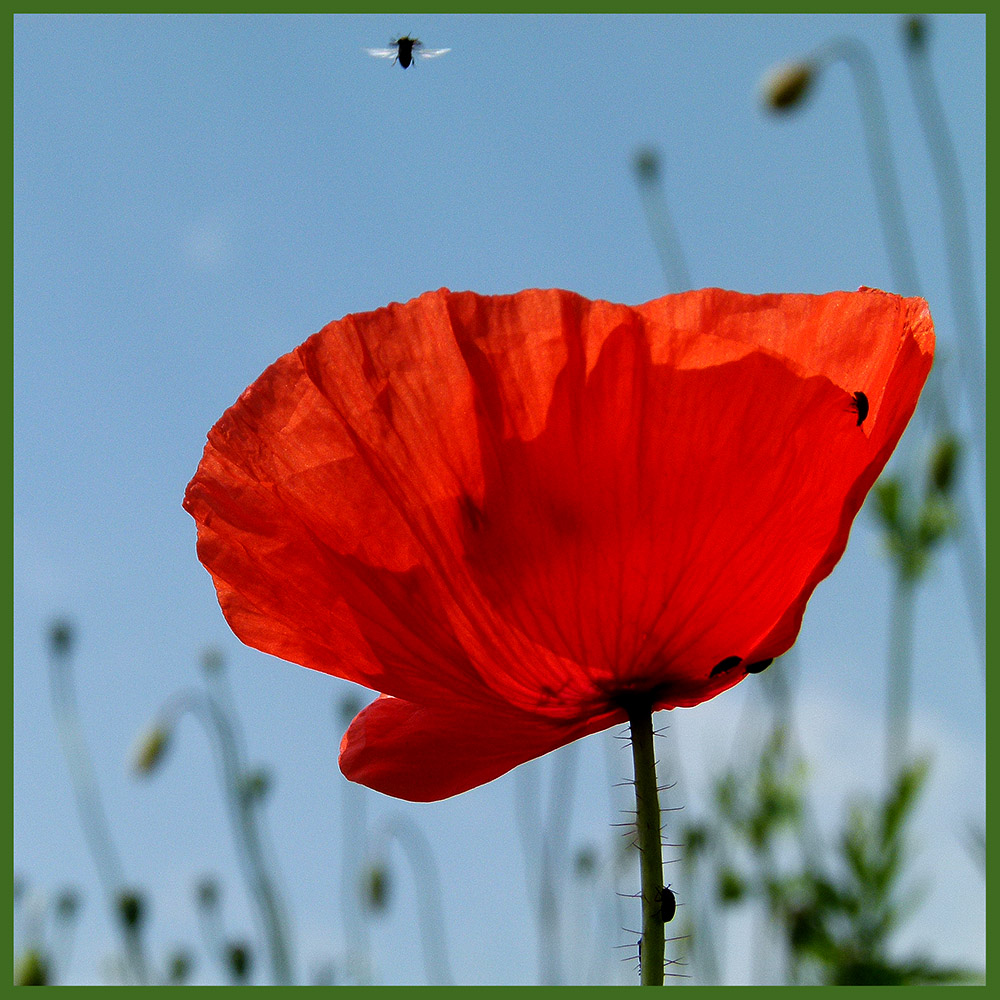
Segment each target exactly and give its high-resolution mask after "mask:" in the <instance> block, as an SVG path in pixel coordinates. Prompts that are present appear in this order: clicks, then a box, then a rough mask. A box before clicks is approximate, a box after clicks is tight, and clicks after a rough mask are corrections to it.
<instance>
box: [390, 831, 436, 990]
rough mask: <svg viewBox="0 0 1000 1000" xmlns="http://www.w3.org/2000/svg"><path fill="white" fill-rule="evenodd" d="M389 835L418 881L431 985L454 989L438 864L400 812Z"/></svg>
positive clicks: (422, 934)
mask: <svg viewBox="0 0 1000 1000" xmlns="http://www.w3.org/2000/svg"><path fill="white" fill-rule="evenodd" d="M385 832H386V834H387V835H388V836H391V837H392V838H393V839H394V840H395V841H396V842H397V843H398V844H399V846H400V847H401V848H402V849H403V853H404V854H405V855H406V859H407V861H409V863H410V870H411V871H412V872H413V879H414V881H415V882H416V887H417V918H418V920H419V923H420V942H421V945H422V947H423V952H424V969H425V971H426V973H427V983H428V985H430V986H451V985H452V983H453V980H452V976H451V968H450V965H449V962H448V946H447V942H446V940H445V921H444V907H443V905H442V901H441V879H440V878H439V876H438V870H437V865H436V864H435V863H434V852H433V851H432V850H431V845H430V844H429V843H428V841H427V838H426V837H425V836H424V834H423V833H422V832H421V831H420V829H419V828H418V827H416V826H415V825H414V824H413V823H411V822H410V821H409V820H408V819H407V818H406V817H405V816H403V815H402V814H398V813H397V814H395V815H393V816H392V817H390V818H389V820H387V821H386V825H385Z"/></svg>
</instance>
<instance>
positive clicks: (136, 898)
mask: <svg viewBox="0 0 1000 1000" xmlns="http://www.w3.org/2000/svg"><path fill="white" fill-rule="evenodd" d="M145 916H146V904H145V902H144V901H143V898H142V896H141V895H139V893H137V892H132V891H128V890H126V891H125V892H121V893H119V894H118V918H119V920H121V922H122V926H123V927H124V928H125V929H126V930H128V931H135V930H137V929H138V928H139V927H140V926H141V925H142V921H143V919H144V917H145Z"/></svg>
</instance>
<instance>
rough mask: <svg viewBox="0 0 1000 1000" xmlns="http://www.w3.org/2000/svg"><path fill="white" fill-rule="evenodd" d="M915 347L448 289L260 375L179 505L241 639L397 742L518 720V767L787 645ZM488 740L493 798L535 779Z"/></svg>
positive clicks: (858, 313) (723, 301)
mask: <svg viewBox="0 0 1000 1000" xmlns="http://www.w3.org/2000/svg"><path fill="white" fill-rule="evenodd" d="M933 340H934V338H933V327H932V325H931V321H930V316H929V314H928V312H927V308H926V304H925V303H923V301H922V300H918V299H901V298H899V297H898V296H893V295H888V294H886V293H882V292H877V291H872V290H862V291H861V292H858V293H839V292H838V293H831V294H829V295H824V296H810V295H768V296H747V295H740V294H738V293H734V292H725V291H722V290H719V289H706V290H703V291H699V292H689V293H684V294H682V295H676V296H667V297H665V298H663V299H660V300H657V301H656V302H651V303H647V304H646V305H644V306H640V307H636V308H630V307H626V306H620V305H614V304H612V303H607V302H591V301H589V300H587V299H584V298H582V297H580V296H577V295H574V294H573V293H570V292H565V291H558V290H549V291H543V290H538V289H532V290H528V291H524V292H520V293H518V294H516V295H511V296H478V295H475V294H473V293H451V292H449V291H447V290H446V289H442V290H440V291H438V292H432V293H428V294H426V295H423V296H421V297H420V298H419V299H415V300H413V301H412V302H410V303H407V304H406V305H399V304H393V305H392V306H390V307H387V308H386V309H381V310H378V311H376V312H374V313H368V314H358V315H355V316H348V317H346V318H345V319H343V320H341V321H338V322H336V323H332V324H330V325H329V326H328V327H326V328H325V329H324V330H322V331H321V332H320V333H318V334H316V335H315V336H314V337H312V338H310V339H309V340H308V341H306V343H304V344H303V345H302V346H301V347H300V348H298V349H297V350H296V351H294V352H292V353H291V354H289V355H287V356H285V357H284V358H281V359H280V360H279V361H278V362H276V363H275V364H274V365H273V366H271V368H269V369H268V371H266V372H265V373H264V374H263V375H262V376H261V377H260V378H259V379H258V380H257V382H255V383H254V384H253V385H252V386H251V387H250V388H249V389H247V390H246V392H245V393H244V394H243V395H242V396H241V397H240V399H239V400H238V401H237V403H236V404H235V405H234V406H233V407H232V408H231V409H230V410H229V411H227V412H226V414H224V416H223V417H222V419H221V420H220V421H219V422H218V424H217V425H216V426H215V427H214V428H213V429H212V431H211V432H210V434H209V440H208V444H207V445H206V448H205V453H204V456H203V458H202V462H201V465H200V466H199V470H198V473H197V474H196V476H195V478H194V479H193V480H192V482H191V483H190V485H189V487H188V490H187V494H186V496H185V506H186V508H187V509H188V510H189V512H190V513H191V514H192V515H193V516H194V518H195V520H196V521H197V523H198V551H199V557H200V558H201V560H202V561H203V563H204V564H205V565H206V567H207V568H208V569H209V570H210V572H211V573H212V576H213V579H214V582H215V585H216V589H217V592H218V595H219V600H220V604H221V606H222V609H223V611H224V613H225V615H226V617H227V619H228V620H229V622H230V624H231V626H232V628H233V630H234V631H235V632H236V634H237V635H238V636H240V638H241V639H243V640H244V641H245V642H247V643H248V644H250V645H253V646H255V647H257V648H259V649H261V650H264V651H265V652H268V653H272V654H274V655H277V656H281V657H283V658H286V659H290V660H293V661H295V662H298V663H302V664H304V665H306V666H309V667H313V668H316V669H320V670H325V671H327V672H329V673H333V674H336V675H338V676H341V677H345V678H347V679H349V680H352V681H356V682H358V683H360V684H363V685H365V686H367V687H369V688H371V689H373V690H376V691H380V692H382V693H384V694H388V695H392V696H393V697H394V699H399V700H400V702H401V705H402V704H410V705H411V706H412V710H411V711H410V714H409V715H407V716H406V717H407V718H410V717H411V716H412V717H413V719H414V720H415V721H413V722H412V724H411V723H407V727H404V730H401V732H402V731H406V732H411V731H412V732H413V733H414V734H416V733H418V732H423V731H424V729H423V728H421V727H423V724H424V721H427V727H430V721H429V720H431V719H434V720H436V724H441V725H444V723H445V722H448V720H451V729H452V731H453V732H454V734H456V735H455V739H456V740H459V742H460V741H461V739H465V736H464V735H462V734H465V733H466V732H467V731H466V729H465V728H463V726H464V725H465V723H462V722H461V721H460V720H461V719H477V718H480V717H481V718H482V719H486V720H492V722H491V724H492V725H493V726H494V729H495V730H497V732H499V730H500V728H501V723H500V721H499V720H501V719H502V718H503V719H505V718H506V716H505V715H504V713H506V712H510V713H512V714H511V716H510V718H511V719H513V720H514V721H510V719H508V720H507V721H508V722H509V725H510V726H511V727H512V731H513V732H515V733H517V734H519V735H518V739H519V740H520V743H519V746H524V747H527V748H528V750H529V751H530V752H529V756H530V755H535V750H534V749H532V748H535V749H537V746H538V745H541V746H546V747H548V748H550V749H551V746H549V744H550V743H551V741H552V740H556V741H557V742H555V743H552V745H553V746H555V745H560V744H559V743H558V740H559V739H561V738H562V737H561V736H560V735H559V734H563V733H565V732H567V731H569V730H573V731H576V730H575V729H574V727H577V726H583V727H584V729H586V731H588V732H589V731H593V729H592V728H591V726H592V724H594V720H600V719H613V718H615V717H617V715H616V714H615V713H618V712H619V711H620V709H619V708H618V706H619V705H620V704H621V701H622V698H623V697H624V696H626V695H629V694H631V693H634V692H641V693H643V694H645V695H647V696H650V697H651V698H652V699H653V700H654V703H655V705H656V707H659V708H670V707H676V706H682V705H684V706H686V705H694V704H697V703H698V702H700V701H704V700H705V699H706V698H710V697H713V696H714V695H716V694H718V693H719V692H720V691H722V690H724V689H725V688H727V687H730V686H732V685H733V684H735V683H737V682H738V681H739V680H740V679H742V677H743V676H745V675H746V673H747V671H748V670H749V669H751V668H752V667H753V666H754V665H755V664H759V663H761V662H763V661H765V660H769V659H771V658H772V657H774V656H777V655H779V654H780V653H781V652H783V651H784V650H786V649H787V648H788V647H789V646H790V645H791V643H792V642H793V641H794V639H795V636H796V634H797V632H798V628H799V625H800V622H801V618H802V613H803V610H804V607H805V603H806V601H807V600H808V598H809V596H810V595H811V593H812V591H813V589H814V588H815V586H816V585H817V583H818V582H819V581H820V580H821V579H822V578H823V577H825V576H826V575H827V574H828V573H829V572H830V570H831V569H832V567H833V565H834V564H835V562H836V561H837V559H838V558H839V557H840V555H841V553H842V552H843V549H844V546H845V545H846V542H847V536H848V532H849V530H850V526H851V523H852V521H853V518H854V516H855V514H856V513H857V511H858V509H859V508H860V506H861V503H862V502H863V500H864V497H865V495H866V493H867V491H868V489H869V488H870V486H871V484H872V483H873V482H874V480H875V478H876V477H877V476H878V474H879V472H880V471H881V469H882V468H883V466H884V465H885V462H886V461H887V460H888V457H889V455H890V453H891V451H892V449H893V447H894V446H895V444H896V442H897V441H898V439H899V436H900V435H901V434H902V431H903V429H904V427H905V425H906V422H907V421H908V419H909V417H910V415H911V414H912V412H913V409H914V407H915V405H916V401H917V398H918V396H919V393H920V389H921V387H922V385H923V382H924V380H925V378H926V376H927V372H928V370H929V368H930V364H931V360H932V355H933ZM858 393H863V394H864V396H865V399H866V400H867V401H868V404H869V407H868V412H867V413H866V415H865V418H864V419H863V420H862V421H861V422H860V423H859V421H858V417H859V416H860V414H859V413H858V412H857V407H856V405H852V404H854V401H855V400H856V398H857V394H858ZM720 664H726V667H725V669H720ZM402 711H403V709H402V708H401V706H400V705H394V707H392V708H378V709H372V712H373V715H372V716H371V720H370V721H371V722H372V725H373V726H374V725H375V723H376V722H378V720H380V719H382V718H383V716H382V715H380V714H378V713H390V712H397V713H398V712H402ZM421 713H431V714H421ZM434 713H437V714H434ZM609 713H610V714H609ZM453 717H454V718H453ZM529 717H530V718H533V719H534V722H533V723H531V724H529V723H528V722H527V721H526V720H527V719H528V718H529ZM385 718H389V716H388V715H386V716H385ZM393 718H395V716H393ZM397 721H399V720H397ZM418 722H419V725H418ZM366 724H367V723H366ZM606 724H610V723H606ZM470 725H471V723H470ZM532 726H534V727H537V729H538V733H539V740H540V741H541V742H540V743H538V744H536V742H534V741H533V740H532V739H531V738H529V731H530V730H531V729H532ZM598 728H600V727H598ZM522 730H523V733H522ZM374 731H375V730H374V729H370V730H366V732H367V735H366V736H365V737H364V739H363V740H361V741H360V742H359V743H358V744H357V745H358V746H363V747H372V748H373V747H374V743H373V742H372V740H373V739H374V737H373V736H372V735H371V734H372V733H373V732H374ZM378 732H379V733H381V734H383V735H384V738H385V739H387V740H388V739H392V740H395V737H390V736H389V735H386V734H387V733H388V732H389V730H388V729H386V727H385V726H382V727H381V728H379V729H378ZM428 732H429V728H428ZM355 733H356V735H357V731H355ZM380 738H381V737H380ZM413 738H414V739H417V738H418V737H417V735H414V736H413ZM491 738H492V737H491ZM419 739H420V740H430V736H419ZM494 742H495V743H496V746H497V747H499V748H500V749H499V750H498V751H496V752H494V751H488V755H489V754H493V757H492V758H491V757H489V756H488V757H487V759H494V758H495V759H496V760H500V761H513V763H510V764H509V765H507V764H505V765H504V766H503V767H502V768H501V771H498V772H497V773H501V772H502V770H504V769H506V768H507V766H514V764H516V763H518V762H520V760H525V759H528V757H527V756H520V753H521V751H520V750H518V749H516V748H507V749H504V746H505V744H504V743H503V740H502V739H500V738H499V736H497V737H496V739H495V740H494ZM393 745H395V743H393ZM435 745H436V744H435ZM352 752H353V751H352ZM359 752H360V751H359ZM365 752H366V753H367V751H365ZM372 752H374V750H373V751H372ZM428 752H430V751H428ZM434 752H435V753H437V752H438V751H434ZM441 752H442V753H443V751H441ZM538 752H546V751H545V750H541V751H538ZM515 758H517V759H515ZM349 759H354V758H349ZM436 759H437V758H436ZM441 759H442V760H443V758H441ZM393 766H399V767H403V765H402V764H400V763H398V762H397V764H395V765H393ZM492 766H493V765H490V766H487V765H485V764H484V765H482V766H481V767H480V766H479V765H470V767H471V771H470V773H486V771H489V770H490V768H491V767H492ZM365 767H366V768H369V767H376V765H374V764H366V765H365ZM477 768H478V770H477ZM376 769H377V768H376ZM459 770H460V771H461V772H462V773H463V774H464V773H465V771H466V768H465V766H464V765H463V766H462V767H459ZM359 773H360V772H359ZM379 780H380V781H381V780H382V779H379ZM385 780H389V779H385ZM442 780H444V779H442ZM463 780H464V779H463ZM483 780H486V779H483ZM449 794H451V793H449Z"/></svg>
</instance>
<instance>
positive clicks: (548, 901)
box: [539, 744, 577, 986]
mask: <svg viewBox="0 0 1000 1000" xmlns="http://www.w3.org/2000/svg"><path fill="white" fill-rule="evenodd" d="M576 761H577V748H576V745H575V744H570V745H569V746H566V747H563V748H562V749H561V750H559V751H558V752H557V753H555V754H553V760H552V768H553V774H552V786H551V789H550V794H549V815H548V818H547V820H546V823H545V828H544V830H543V832H542V844H541V873H540V879H539V929H540V932H541V937H542V941H541V965H542V983H543V985H546V986H558V985H560V984H561V983H562V933H561V932H562V927H561V917H562V913H561V911H560V907H559V899H560V895H561V893H560V887H559V885H558V882H559V881H560V879H561V874H562V864H561V862H562V859H563V855H564V852H565V847H566V840H567V838H568V835H569V821H570V816H571V815H572V807H573V785H574V782H575V778H576Z"/></svg>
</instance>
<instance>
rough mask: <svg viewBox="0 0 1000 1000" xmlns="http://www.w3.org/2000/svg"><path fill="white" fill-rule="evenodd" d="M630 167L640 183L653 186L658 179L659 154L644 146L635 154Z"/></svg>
mask: <svg viewBox="0 0 1000 1000" xmlns="http://www.w3.org/2000/svg"><path fill="white" fill-rule="evenodd" d="M632 166H633V169H634V170H635V175H636V177H637V178H638V179H639V180H640V181H642V182H643V183H644V184H653V183H655V182H656V181H657V180H659V177H660V154H659V153H657V152H656V150H655V149H651V148H650V147H648V146H646V147H644V148H643V149H640V150H639V151H638V152H637V153H636V154H635V159H634V160H633V161H632Z"/></svg>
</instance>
